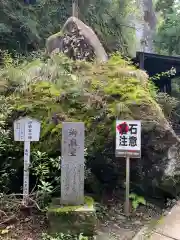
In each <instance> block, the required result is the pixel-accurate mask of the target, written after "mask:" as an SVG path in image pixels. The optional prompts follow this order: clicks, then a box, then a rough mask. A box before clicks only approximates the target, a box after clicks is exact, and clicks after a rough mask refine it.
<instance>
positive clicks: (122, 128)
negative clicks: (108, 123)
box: [116, 120, 141, 158]
mask: <svg viewBox="0 0 180 240" xmlns="http://www.w3.org/2000/svg"><path fill="white" fill-rule="evenodd" d="M116 156H117V157H131V158H140V157H141V121H136V120H133V121H129V120H117V121H116Z"/></svg>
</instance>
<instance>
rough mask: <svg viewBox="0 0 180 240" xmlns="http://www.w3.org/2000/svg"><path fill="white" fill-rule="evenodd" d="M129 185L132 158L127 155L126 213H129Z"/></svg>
mask: <svg viewBox="0 0 180 240" xmlns="http://www.w3.org/2000/svg"><path fill="white" fill-rule="evenodd" d="M129 185H130V158H129V157H126V201H125V214H126V216H128V215H129Z"/></svg>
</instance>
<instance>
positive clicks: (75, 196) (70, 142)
mask: <svg viewBox="0 0 180 240" xmlns="http://www.w3.org/2000/svg"><path fill="white" fill-rule="evenodd" d="M61 152H62V160H61V203H62V204H64V205H81V204H83V203H84V123H82V122H64V123H63V124H62V146H61Z"/></svg>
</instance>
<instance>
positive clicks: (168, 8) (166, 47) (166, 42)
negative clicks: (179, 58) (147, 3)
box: [155, 0, 180, 55]
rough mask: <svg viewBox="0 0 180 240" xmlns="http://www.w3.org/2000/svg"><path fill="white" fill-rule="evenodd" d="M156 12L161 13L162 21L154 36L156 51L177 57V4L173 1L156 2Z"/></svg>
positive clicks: (179, 50) (178, 37)
mask: <svg viewBox="0 0 180 240" xmlns="http://www.w3.org/2000/svg"><path fill="white" fill-rule="evenodd" d="M158 4H159V5H158V10H159V11H160V12H161V13H162V17H163V20H162V21H161V22H160V25H159V27H158V30H157V34H156V36H155V47H156V51H157V52H158V53H160V54H165V55H179V54H180V44H179V42H180V41H179V39H180V35H179V32H180V31H179V18H180V13H179V3H178V2H175V1H173V0H169V1H164V0H161V1H160V0H159V1H158Z"/></svg>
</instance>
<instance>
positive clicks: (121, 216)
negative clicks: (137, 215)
mask: <svg viewBox="0 0 180 240" xmlns="http://www.w3.org/2000/svg"><path fill="white" fill-rule="evenodd" d="M116 219H117V220H126V217H125V216H123V215H118V216H117V217H116Z"/></svg>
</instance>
